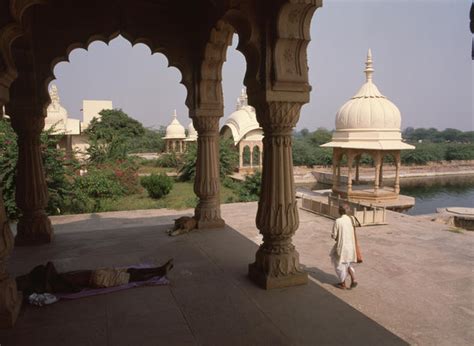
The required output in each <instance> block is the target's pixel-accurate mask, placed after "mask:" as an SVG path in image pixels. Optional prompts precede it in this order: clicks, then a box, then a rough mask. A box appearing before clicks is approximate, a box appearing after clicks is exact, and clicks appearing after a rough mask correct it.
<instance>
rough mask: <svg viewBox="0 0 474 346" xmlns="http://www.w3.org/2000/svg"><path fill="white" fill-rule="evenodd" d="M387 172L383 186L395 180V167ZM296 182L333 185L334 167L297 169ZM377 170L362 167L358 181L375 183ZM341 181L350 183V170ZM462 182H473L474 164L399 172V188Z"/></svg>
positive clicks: (444, 164)
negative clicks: (453, 181)
mask: <svg viewBox="0 0 474 346" xmlns="http://www.w3.org/2000/svg"><path fill="white" fill-rule="evenodd" d="M383 169H384V173H383V174H384V182H385V183H386V184H387V185H390V184H391V183H393V181H394V179H395V166H393V165H390V164H386V165H384V167H383ZM293 172H294V178H295V183H296V184H297V185H307V184H311V183H314V184H316V183H320V184H325V185H329V186H331V185H332V167H330V166H315V167H312V168H309V167H302V166H297V167H294V171H293ZM374 176H375V174H374V168H373V167H368V166H362V167H360V170H359V180H360V182H361V183H362V184H364V183H367V184H370V183H373V181H374ZM341 179H342V181H343V182H347V167H342V168H341ZM446 179H447V180H453V179H456V181H459V180H460V179H467V180H470V179H473V180H474V161H473V160H468V161H441V162H432V163H430V164H428V165H424V166H402V167H401V169H400V185H402V186H404V185H405V186H407V185H418V184H427V183H429V182H435V183H440V182H442V181H443V180H446Z"/></svg>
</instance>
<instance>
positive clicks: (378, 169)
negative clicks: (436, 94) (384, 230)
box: [321, 49, 415, 201]
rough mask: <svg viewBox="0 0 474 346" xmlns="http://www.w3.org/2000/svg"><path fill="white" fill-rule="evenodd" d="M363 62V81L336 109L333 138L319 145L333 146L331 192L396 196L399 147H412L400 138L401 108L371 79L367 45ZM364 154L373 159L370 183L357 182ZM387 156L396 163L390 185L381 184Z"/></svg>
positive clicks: (369, 197)
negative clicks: (344, 169) (343, 176)
mask: <svg viewBox="0 0 474 346" xmlns="http://www.w3.org/2000/svg"><path fill="white" fill-rule="evenodd" d="M365 65H366V68H365V71H364V72H365V75H366V81H365V83H364V84H363V85H362V87H361V88H360V89H359V91H358V92H357V94H355V95H354V96H353V97H352V98H351V99H350V100H349V101H347V102H346V103H345V104H344V105H343V106H342V107H341V108H340V109H339V111H338V112H337V115H336V131H335V132H334V134H333V136H332V141H331V142H329V143H326V144H323V145H321V146H322V147H329V148H333V160H332V168H333V185H332V192H333V193H334V194H336V195H340V196H341V197H344V198H348V199H349V200H356V201H361V200H362V201H364V200H370V201H381V200H390V199H397V198H398V195H399V193H400V165H401V160H400V151H401V150H407V149H414V148H415V147H414V146H412V145H409V144H406V143H404V142H403V141H402V136H401V131H400V126H401V115H400V110H399V109H398V108H397V106H395V105H394V104H393V103H392V102H391V101H390V100H388V99H387V98H386V97H385V96H384V95H382V94H381V93H380V91H379V89H378V88H377V86H376V85H375V84H374V83H373V81H372V74H373V72H374V69H373V67H372V53H371V51H370V49H369V51H368V53H367V61H366V63H365ZM363 154H368V155H369V156H370V157H371V158H372V159H373V161H374V166H375V168H374V176H375V178H374V185H373V186H372V187H369V186H365V185H362V186H359V185H358V184H359V164H360V158H361V156H362V155H363ZM387 156H391V157H392V158H393V162H394V164H395V183H394V186H393V187H384V186H383V164H384V158H385V157H387ZM343 163H345V164H346V165H347V183H346V184H344V183H343V182H342V180H341V166H342V165H343ZM354 166H355V172H354ZM353 180H355V184H353Z"/></svg>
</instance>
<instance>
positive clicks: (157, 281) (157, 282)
mask: <svg viewBox="0 0 474 346" xmlns="http://www.w3.org/2000/svg"><path fill="white" fill-rule="evenodd" d="M151 267H153V266H152V265H149V264H140V265H138V266H130V267H127V268H151ZM169 283H170V281H169V280H168V279H167V278H166V277H165V276H155V277H153V278H151V279H149V280H146V281H135V282H129V283H128V284H125V285H121V286H115V287H107V288H85V289H83V290H82V291H80V292H75V293H55V294H54V295H55V296H56V297H58V298H60V299H79V298H84V297H91V296H96V295H99V294H106V293H111V292H117V291H123V290H127V289H129V288H133V287H140V286H161V285H168V284H169Z"/></svg>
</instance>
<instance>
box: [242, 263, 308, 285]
mask: <svg viewBox="0 0 474 346" xmlns="http://www.w3.org/2000/svg"><path fill="white" fill-rule="evenodd" d="M249 278H250V280H252V281H253V282H255V283H256V284H257V285H258V286H260V287H262V288H263V289H266V290H270V289H272V288H282V287H291V286H299V285H306V284H307V283H308V273H306V272H296V273H290V274H287V275H284V276H271V275H269V274H266V273H264V272H263V271H262V270H260V268H258V266H257V265H256V263H251V264H249Z"/></svg>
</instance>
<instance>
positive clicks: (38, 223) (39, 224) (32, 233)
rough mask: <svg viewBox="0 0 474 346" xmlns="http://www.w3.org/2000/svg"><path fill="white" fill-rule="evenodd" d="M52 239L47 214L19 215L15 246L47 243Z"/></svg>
mask: <svg viewBox="0 0 474 346" xmlns="http://www.w3.org/2000/svg"><path fill="white" fill-rule="evenodd" d="M52 240H53V226H52V225H51V221H50V220H49V218H48V216H47V215H39V216H34V217H26V216H22V217H20V220H19V221H18V225H17V233H16V237H15V246H30V245H41V244H49V243H51V241H52Z"/></svg>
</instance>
